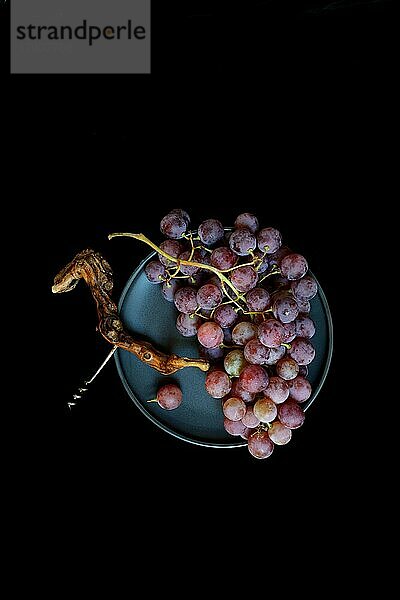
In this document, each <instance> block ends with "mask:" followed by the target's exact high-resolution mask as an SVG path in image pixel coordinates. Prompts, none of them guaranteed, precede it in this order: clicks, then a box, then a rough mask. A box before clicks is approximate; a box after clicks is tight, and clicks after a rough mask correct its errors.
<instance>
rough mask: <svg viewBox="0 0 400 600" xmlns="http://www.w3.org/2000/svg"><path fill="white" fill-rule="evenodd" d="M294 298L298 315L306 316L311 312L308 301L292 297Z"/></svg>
mask: <svg viewBox="0 0 400 600" xmlns="http://www.w3.org/2000/svg"><path fill="white" fill-rule="evenodd" d="M294 298H295V299H296V302H297V306H298V307H299V313H300V314H302V315H308V314H309V312H310V311H311V304H310V301H309V300H300V299H299V298H296V297H295V296H294Z"/></svg>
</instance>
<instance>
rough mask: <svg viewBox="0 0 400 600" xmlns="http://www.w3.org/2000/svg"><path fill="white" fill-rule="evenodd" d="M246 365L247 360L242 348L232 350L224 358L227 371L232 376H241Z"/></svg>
mask: <svg viewBox="0 0 400 600" xmlns="http://www.w3.org/2000/svg"><path fill="white" fill-rule="evenodd" d="M246 365H247V361H246V359H245V357H244V354H243V352H242V350H232V351H231V352H229V354H227V355H226V357H225V360H224V367H225V371H226V372H227V373H228V375H230V376H231V377H239V375H240V373H241V372H242V371H243V369H244V368H245V366H246Z"/></svg>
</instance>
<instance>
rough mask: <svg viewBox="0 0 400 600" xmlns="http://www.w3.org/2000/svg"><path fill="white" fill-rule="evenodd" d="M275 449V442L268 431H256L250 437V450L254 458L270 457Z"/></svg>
mask: <svg viewBox="0 0 400 600" xmlns="http://www.w3.org/2000/svg"><path fill="white" fill-rule="evenodd" d="M273 451H274V444H273V443H272V441H271V439H270V437H269V435H268V433H267V432H266V431H256V432H255V433H253V434H252V435H251V436H250V437H249V452H250V454H251V455H252V456H254V458H258V459H260V460H263V459H265V458H269V457H270V456H271V454H272V453H273Z"/></svg>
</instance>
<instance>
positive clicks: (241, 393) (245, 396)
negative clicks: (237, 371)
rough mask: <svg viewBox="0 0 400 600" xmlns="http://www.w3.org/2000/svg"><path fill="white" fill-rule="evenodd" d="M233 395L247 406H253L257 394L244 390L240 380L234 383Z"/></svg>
mask: <svg viewBox="0 0 400 600" xmlns="http://www.w3.org/2000/svg"><path fill="white" fill-rule="evenodd" d="M231 395H232V396H234V397H235V398H240V399H241V400H243V402H245V403H246V404H252V403H253V402H254V398H255V394H251V393H250V392H248V391H247V390H245V389H244V388H243V386H242V384H241V382H240V379H234V380H233V381H232V390H231Z"/></svg>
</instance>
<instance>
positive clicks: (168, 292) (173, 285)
mask: <svg viewBox="0 0 400 600" xmlns="http://www.w3.org/2000/svg"><path fill="white" fill-rule="evenodd" d="M179 288H180V284H179V281H177V280H176V279H171V281H164V283H163V284H162V288H161V292H162V295H163V297H164V299H165V300H167V302H173V301H174V298H175V294H176V292H177V291H178V290H179Z"/></svg>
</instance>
